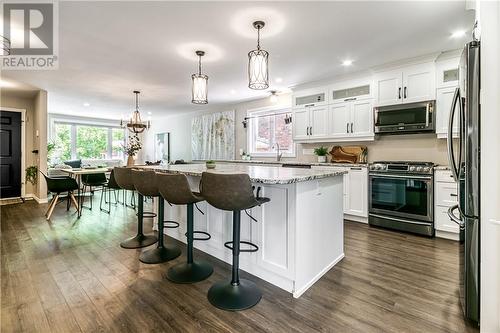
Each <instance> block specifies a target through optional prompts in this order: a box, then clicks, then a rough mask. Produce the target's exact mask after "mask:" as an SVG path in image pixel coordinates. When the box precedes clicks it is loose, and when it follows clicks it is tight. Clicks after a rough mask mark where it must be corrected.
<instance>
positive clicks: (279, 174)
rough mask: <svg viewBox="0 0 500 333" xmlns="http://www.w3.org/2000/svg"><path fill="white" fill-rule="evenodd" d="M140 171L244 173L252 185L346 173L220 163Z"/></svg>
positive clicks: (192, 174) (142, 167)
mask: <svg viewBox="0 0 500 333" xmlns="http://www.w3.org/2000/svg"><path fill="white" fill-rule="evenodd" d="M137 168H141V169H153V170H156V171H160V172H169V173H182V174H185V175H188V176H197V177H201V174H202V172H205V171H208V172H216V173H246V174H248V175H249V176H250V179H251V181H252V183H261V184H292V183H297V182H305V181H310V180H314V179H321V178H327V177H335V176H340V175H343V174H345V173H347V171H343V170H342V171H339V170H335V169H331V170H325V169H321V170H320V169H302V168H286V167H282V166H277V165H244V164H241V163H240V164H237V163H233V164H231V163H221V164H217V166H216V168H215V169H207V167H206V166H205V164H202V163H199V164H176V165H169V166H160V165H152V166H137Z"/></svg>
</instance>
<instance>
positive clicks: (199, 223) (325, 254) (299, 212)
mask: <svg viewBox="0 0 500 333" xmlns="http://www.w3.org/2000/svg"><path fill="white" fill-rule="evenodd" d="M141 168H145V169H154V170H156V171H159V172H168V173H182V174H185V175H186V176H187V177H188V180H189V182H190V185H191V188H192V190H193V191H198V188H199V182H200V179H201V174H202V172H204V171H209V172H219V173H246V174H248V175H249V176H250V179H251V181H252V184H253V185H254V186H255V190H256V191H257V190H258V191H260V192H259V195H260V196H263V197H268V198H270V199H271V201H270V202H268V203H266V204H264V205H262V206H261V207H255V208H252V209H251V210H248V213H249V214H250V215H252V216H253V217H254V218H255V219H257V221H258V222H254V221H252V220H251V219H250V218H249V217H248V216H247V215H246V214H242V220H241V239H242V240H247V241H250V242H252V243H255V244H257V246H258V247H259V250H258V251H257V252H254V253H244V254H242V255H241V257H240V268H241V269H242V270H244V271H246V272H248V273H250V274H253V275H255V276H258V277H260V278H261V279H263V280H266V281H268V282H270V283H272V284H274V285H276V286H278V287H280V288H282V289H284V290H286V291H288V292H290V293H292V294H293V296H294V297H300V295H302V293H304V292H305V291H306V290H307V289H308V288H309V287H310V286H312V285H313V284H314V283H315V282H316V281H317V280H318V279H320V278H321V276H323V275H324V274H325V273H326V272H328V270H330V269H331V268H332V267H333V266H334V265H335V264H336V263H337V262H339V261H340V260H341V259H342V258H343V257H344V222H343V206H342V202H343V174H344V173H345V171H338V170H334V169H328V168H325V169H303V168H289V167H282V166H274V165H271V166H268V165H265V166H264V165H245V164H230V163H224V164H218V165H217V167H216V169H215V170H207V169H206V166H205V164H181V165H171V166H144V167H141ZM156 204H157V202H156V201H155V202H154V205H155V209H156ZM198 206H199V208H200V209H201V210H202V211H203V212H204V214H202V213H201V212H199V211H197V210H195V214H194V226H195V230H200V231H205V232H208V233H210V235H211V239H210V240H208V241H196V242H195V243H194V246H195V247H196V248H197V249H199V250H201V251H204V252H206V253H208V254H210V255H212V256H214V257H217V258H219V259H221V260H223V261H225V262H227V263H231V260H232V255H231V251H229V250H227V249H226V248H225V247H224V242H226V241H228V240H231V238H232V213H231V212H226V211H222V210H219V209H216V208H214V207H212V206H210V205H209V204H207V203H206V202H201V203H199V204H198ZM165 219H166V220H174V221H177V222H179V223H180V227H179V228H177V229H165V234H167V235H169V236H171V237H173V238H176V239H178V240H180V241H182V242H186V237H185V236H184V234H185V232H186V207H185V206H176V205H174V206H170V205H165ZM155 222H156V221H155ZM243 246H244V245H242V248H243Z"/></svg>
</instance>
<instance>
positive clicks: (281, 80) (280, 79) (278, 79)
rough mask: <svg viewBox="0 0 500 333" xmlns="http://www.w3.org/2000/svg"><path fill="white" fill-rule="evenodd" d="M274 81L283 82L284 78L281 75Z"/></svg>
mask: <svg viewBox="0 0 500 333" xmlns="http://www.w3.org/2000/svg"><path fill="white" fill-rule="evenodd" d="M274 81H276V83H281V82H283V79H282V78H280V77H277V78H275V79H274Z"/></svg>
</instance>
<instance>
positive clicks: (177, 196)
mask: <svg viewBox="0 0 500 333" xmlns="http://www.w3.org/2000/svg"><path fill="white" fill-rule="evenodd" d="M156 183H157V184H158V189H159V191H160V194H161V196H162V197H163V198H164V199H165V200H166V201H167V202H168V203H169V204H175V205H187V232H186V238H187V261H186V262H183V263H180V264H177V265H175V266H173V267H171V268H170V269H169V270H168V272H167V278H168V279H169V280H170V281H172V282H175V283H193V282H199V281H202V280H205V279H206V278H208V277H209V276H210V275H211V274H212V273H213V271H214V269H213V267H212V265H210V264H209V263H208V262H205V261H194V260H193V241H195V240H209V239H210V234H209V233H207V232H204V231H194V216H193V212H194V205H195V204H196V203H197V202H200V201H204V200H205V199H204V198H203V197H202V196H201V195H200V194H199V193H196V192H192V191H191V188H190V186H189V182H188V179H187V177H186V176H185V175H183V174H168V173H156ZM200 212H201V211H200ZM195 234H201V235H204V236H205V237H198V238H196V237H194V235H195Z"/></svg>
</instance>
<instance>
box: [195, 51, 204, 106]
mask: <svg viewBox="0 0 500 333" xmlns="http://www.w3.org/2000/svg"><path fill="white" fill-rule="evenodd" d="M196 55H197V56H198V57H199V60H198V73H197V74H193V75H191V79H192V80H193V86H192V88H191V90H192V99H191V103H193V104H207V103H208V75H205V74H202V73H201V57H203V56H204V55H205V51H196Z"/></svg>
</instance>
